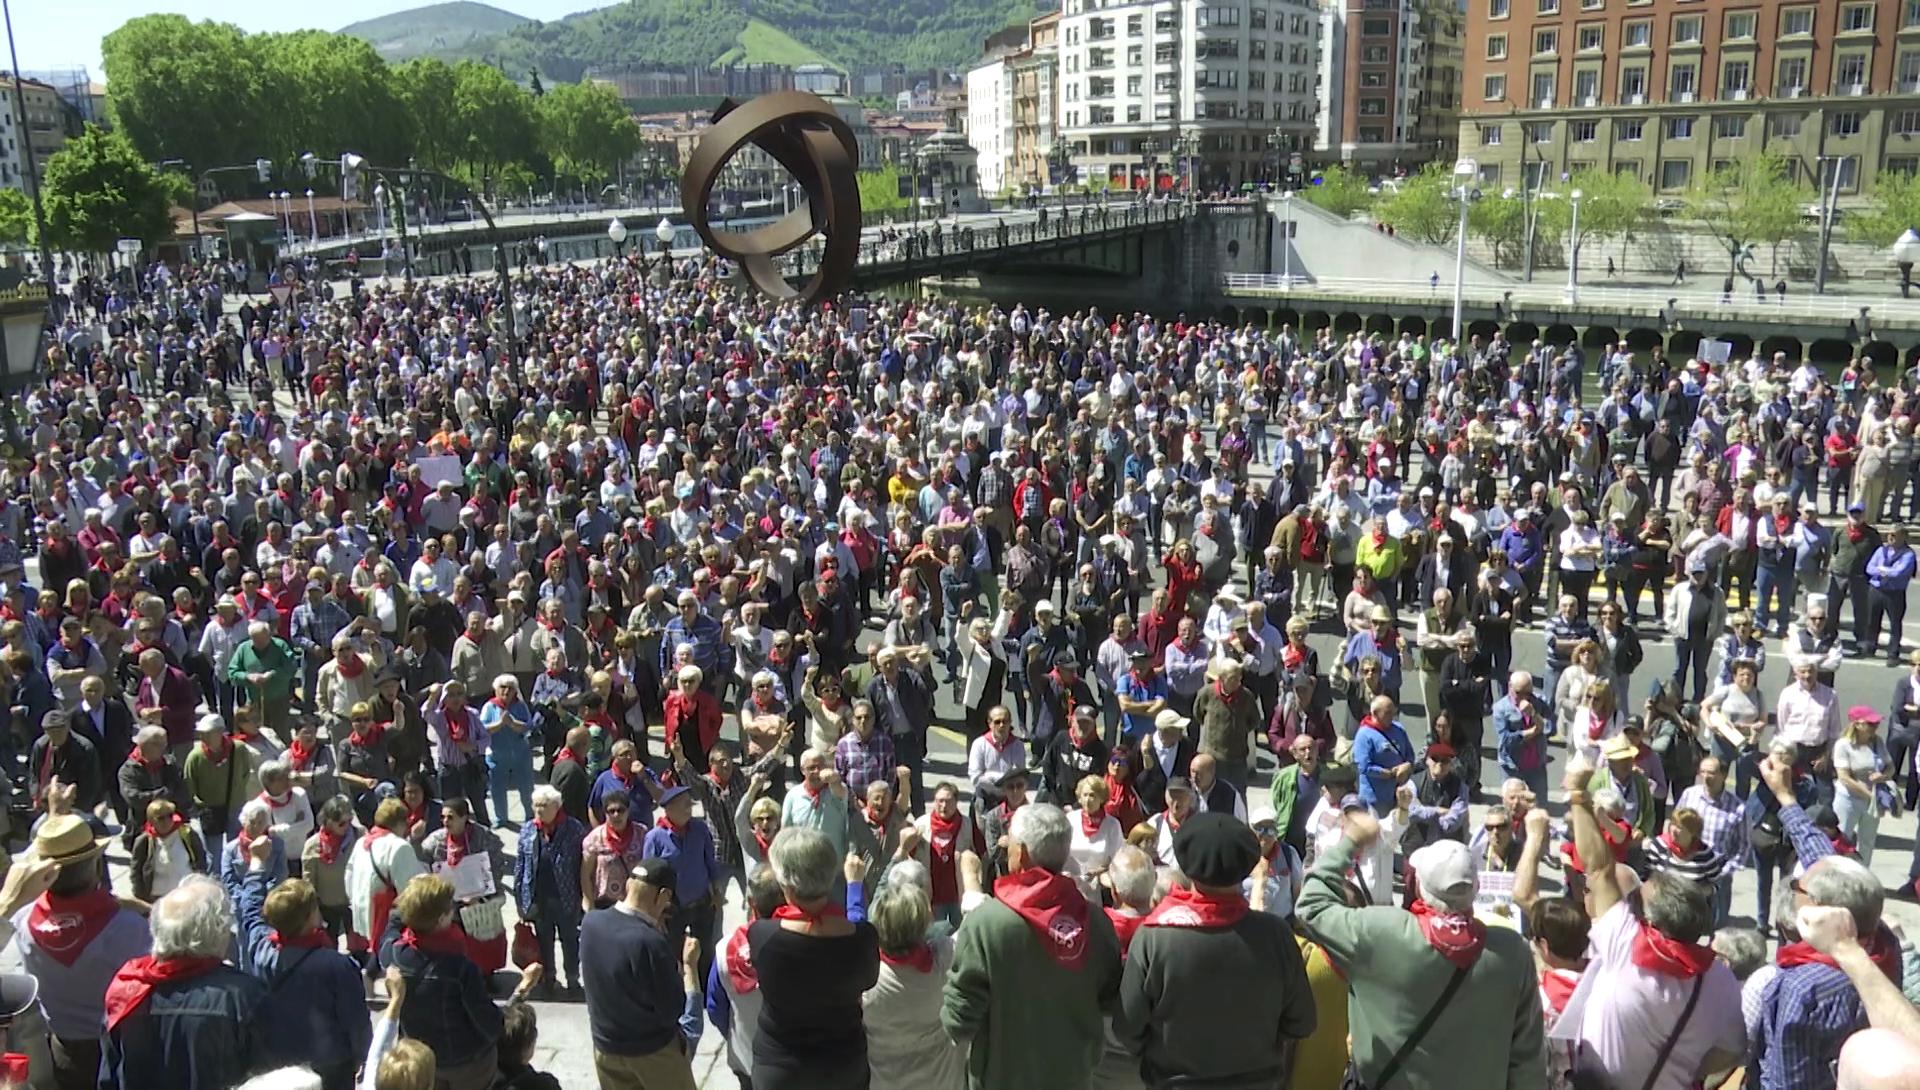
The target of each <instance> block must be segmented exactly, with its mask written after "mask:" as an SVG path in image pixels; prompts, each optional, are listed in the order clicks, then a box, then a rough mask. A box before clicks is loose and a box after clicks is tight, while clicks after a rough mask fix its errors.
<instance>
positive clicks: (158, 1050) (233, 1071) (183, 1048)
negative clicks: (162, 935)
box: [100, 965, 272, 1090]
mask: <svg viewBox="0 0 1920 1090" xmlns="http://www.w3.org/2000/svg"><path fill="white" fill-rule="evenodd" d="M265 997H266V986H265V985H264V984H261V983H260V982H259V981H258V980H256V979H254V978H253V977H251V976H248V975H247V974H246V973H243V972H241V971H240V970H238V969H235V968H234V967H232V966H230V965H220V966H216V967H215V968H213V969H212V970H210V971H208V972H205V973H202V974H200V975H199V976H195V977H191V978H189V979H186V980H177V981H173V982H172V983H168V984H162V985H159V986H158V987H156V988H154V989H153V992H152V994H151V995H149V996H148V997H147V1000H146V1001H145V1002H143V1003H141V1004H140V1005H139V1006H138V1007H136V1008H135V1009H134V1011H133V1013H131V1014H129V1015H127V1016H126V1017H125V1018H124V1019H122V1020H121V1022H120V1024H119V1025H118V1026H116V1027H115V1028H114V1030H113V1031H112V1032H111V1033H108V1034H107V1035H106V1038H105V1039H104V1040H103V1041H102V1043H101V1045H102V1050H101V1056H100V1085H101V1086H103V1087H119V1088H126V1090H132V1088H134V1087H138V1088H139V1090H206V1088H207V1087H213V1086H237V1085H239V1084H240V1083H241V1082H242V1081H243V1080H245V1079H247V1078H248V1077H250V1076H252V1075H255V1074H258V1073H259V1072H261V1071H265V1070H267V1069H268V1068H269V1067H271V1066H272V1064H270V1063H268V1062H267V1051H266V1042H265V1040H264V1038H263V1037H262V1031H263V1029H264V1021H265V1020H264V1019H262V1018H261V1017H260V1016H259V1012H260V1006H261V1003H262V1001H263V1000H264V999H265Z"/></svg>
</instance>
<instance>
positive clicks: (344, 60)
mask: <svg viewBox="0 0 1920 1090" xmlns="http://www.w3.org/2000/svg"><path fill="white" fill-rule="evenodd" d="M252 45H253V48H254V51H255V52H256V53H257V54H258V56H259V57H260V59H261V61H262V62H263V63H264V66H265V78H266V79H267V81H268V86H269V88H270V92H271V99H272V101H273V102H275V103H278V104H284V105H278V106H276V107H275V108H274V110H273V112H274V113H276V114H279V115H280V116H279V118H278V124H277V126H276V128H277V131H276V132H272V133H270V134H266V135H267V136H268V138H269V139H271V140H272V141H273V142H272V143H270V144H269V145H268V147H267V149H266V151H264V152H259V153H256V154H266V155H269V156H270V157H272V158H274V159H278V160H283V161H291V160H293V159H295V158H297V157H298V156H300V155H301V154H302V153H304V152H309V151H311V152H313V153H314V154H316V155H318V156H319V157H320V158H322V159H337V158H338V157H339V155H340V153H341V152H343V151H353V152H356V153H358V154H360V155H363V156H366V157H367V158H368V159H370V160H372V161H373V162H376V163H388V162H393V161H395V160H396V159H404V158H405V157H406V155H407V154H408V153H409V151H410V149H411V147H412V144H413V141H412V133H411V129H412V124H411V121H410V118H409V117H408V114H407V111H406V110H405V109H404V107H403V105H402V98H401V95H400V93H399V88H398V84H397V83H396V82H395V80H394V78H393V73H392V72H391V71H390V70H389V69H388V67H387V62H386V61H383V60H381V59H380V55H379V54H377V53H375V52H374V51H373V47H372V46H370V45H368V44H367V43H366V42H363V41H361V40H360V39H358V38H349V37H346V36H345V35H341V34H328V33H325V32H324V31H318V30H302V31H297V32H295V33H292V34H264V35H258V36H256V37H255V38H253V39H252ZM247 158H250V157H248V156H243V157H241V158H240V159H238V160H229V161H230V162H245V161H246V159H247ZM208 165H214V164H211V163H210V164H208ZM327 182H328V184H331V178H329V179H327Z"/></svg>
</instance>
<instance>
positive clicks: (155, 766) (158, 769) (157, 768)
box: [133, 749, 167, 783]
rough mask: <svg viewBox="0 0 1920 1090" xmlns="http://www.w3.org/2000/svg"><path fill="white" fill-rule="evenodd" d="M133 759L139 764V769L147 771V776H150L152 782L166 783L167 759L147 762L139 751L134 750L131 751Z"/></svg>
mask: <svg viewBox="0 0 1920 1090" xmlns="http://www.w3.org/2000/svg"><path fill="white" fill-rule="evenodd" d="M133 759H134V760H135V761H136V762H138V763H139V765H140V767H141V768H144V769H146V770H147V775H149V776H152V777H153V779H154V782H156V783H165V782H166V781H167V759H166V758H165V757H162V758H160V759H159V760H157V761H149V760H147V759H146V758H145V757H142V756H141V755H140V751H139V750H137V749H136V750H134V751H133Z"/></svg>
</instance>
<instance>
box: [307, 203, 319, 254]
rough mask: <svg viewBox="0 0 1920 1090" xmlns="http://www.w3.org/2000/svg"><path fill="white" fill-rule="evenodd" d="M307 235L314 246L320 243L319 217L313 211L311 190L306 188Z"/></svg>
mask: <svg viewBox="0 0 1920 1090" xmlns="http://www.w3.org/2000/svg"><path fill="white" fill-rule="evenodd" d="M307 237H308V238H309V239H311V240H312V244H313V245H315V246H318V245H320V217H319V216H316V215H314V213H313V190H311V189H309V190H307Z"/></svg>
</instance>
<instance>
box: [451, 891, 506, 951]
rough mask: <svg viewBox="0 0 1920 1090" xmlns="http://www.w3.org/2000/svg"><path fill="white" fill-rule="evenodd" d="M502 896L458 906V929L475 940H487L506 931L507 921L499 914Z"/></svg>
mask: <svg viewBox="0 0 1920 1090" xmlns="http://www.w3.org/2000/svg"><path fill="white" fill-rule="evenodd" d="M502 900H503V899H502V898H499V897H488V898H486V899H485V900H480V901H471V902H469V903H467V904H464V905H461V906H460V929H461V930H462V931H465V932H466V933H467V937H468V938H470V939H473V940H475V941H476V942H487V941H490V940H492V939H497V938H499V937H500V936H502V935H504V934H506V933H507V923H506V920H505V919H504V918H502V916H501V912H500V905H501V902H502Z"/></svg>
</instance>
